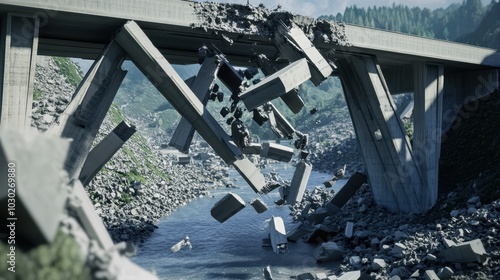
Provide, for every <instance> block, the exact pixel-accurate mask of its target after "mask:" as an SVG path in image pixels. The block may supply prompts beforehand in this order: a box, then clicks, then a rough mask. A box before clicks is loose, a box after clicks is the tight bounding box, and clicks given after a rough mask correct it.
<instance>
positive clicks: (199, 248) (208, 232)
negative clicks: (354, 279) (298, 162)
mask: <svg viewBox="0 0 500 280" xmlns="http://www.w3.org/2000/svg"><path fill="white" fill-rule="evenodd" d="M272 169H274V170H275V171H276V172H278V173H279V174H280V176H281V177H282V178H283V179H285V180H287V179H288V180H291V179H292V176H293V172H294V170H295V168H294V167H293V166H291V165H288V164H273V165H270V166H269V167H267V168H265V169H263V170H262V172H263V173H269V172H270V171H271V170H272ZM230 173H231V177H232V178H233V180H235V184H236V186H240V187H237V188H231V189H226V188H224V189H217V190H212V191H211V192H210V195H209V196H207V197H204V198H200V199H197V200H194V201H193V202H191V203H189V204H187V205H185V206H183V207H180V208H178V209H177V210H176V211H175V212H173V213H171V214H170V215H169V216H168V217H166V218H165V219H163V220H162V221H160V222H159V223H158V224H157V225H158V227H159V228H158V229H157V230H156V231H155V232H154V233H153V234H152V236H151V237H150V238H149V239H148V240H147V241H146V242H145V243H144V244H143V245H142V246H140V247H139V248H138V251H137V255H136V256H134V257H133V258H132V260H133V261H134V262H135V263H137V264H139V265H140V266H142V267H143V268H145V269H147V270H150V271H154V272H155V273H156V274H157V275H158V277H159V278H160V279H179V280H180V279H263V272H262V271H263V268H265V267H266V266H267V265H270V266H271V271H272V274H273V277H274V279H289V278H290V276H296V275H298V274H301V273H305V272H325V273H328V272H330V271H329V269H330V268H331V267H328V266H325V265H318V264H316V261H315V259H314V257H313V252H314V249H315V248H316V246H317V245H314V244H307V243H303V242H302V241H299V242H296V243H289V245H288V252H287V253H286V254H281V255H276V254H274V253H273V251H272V249H271V248H266V247H262V239H263V238H266V237H268V234H269V231H268V228H267V225H268V222H267V221H268V220H269V219H270V218H271V217H272V216H280V217H282V218H283V220H284V221H285V226H286V228H287V230H288V229H289V228H291V226H292V225H293V222H292V217H291V216H290V215H289V213H290V210H289V208H288V206H277V205H276V204H274V201H275V200H278V199H279V192H278V190H274V191H273V192H271V193H270V194H268V195H263V196H262V197H261V198H262V199H263V200H264V202H265V203H266V204H267V205H268V207H269V210H267V211H266V212H264V213H262V214H257V212H256V211H255V210H254V209H253V207H252V206H251V205H250V204H249V203H248V202H250V201H251V200H252V199H254V198H256V197H258V195H257V194H255V193H254V192H253V190H252V189H251V188H250V187H249V186H248V185H247V184H246V183H245V182H244V180H243V179H241V177H240V176H239V175H238V173H237V172H236V171H235V170H231V172H230ZM331 177H332V175H331V174H324V173H320V172H316V171H313V172H312V174H311V177H310V179H309V183H308V189H314V187H315V186H322V187H323V184H322V183H323V182H324V181H326V180H329V179H330V178H331ZM344 183H345V181H342V180H341V181H338V182H337V183H336V184H335V185H334V190H335V191H338V188H339V187H340V186H342V185H343V184H344ZM228 192H233V193H235V194H238V195H239V196H240V197H241V198H242V199H243V200H245V201H246V202H247V206H246V207H245V208H244V209H243V210H241V211H240V212H238V213H237V214H235V215H234V216H232V217H231V218H229V219H228V220H227V221H226V222H224V223H222V224H221V223H219V222H218V221H216V220H215V219H214V218H213V217H212V216H211V215H210V209H211V208H212V207H213V206H214V204H215V203H216V202H217V201H218V200H219V199H221V198H222V197H223V196H224V195H225V194H227V193H228ZM185 236H189V238H190V241H191V244H192V246H193V248H192V250H189V249H188V248H187V247H184V248H183V249H181V250H180V251H179V252H177V253H172V252H171V251H170V247H171V246H173V245H174V244H176V243H177V242H179V241H180V240H182V239H183V238H184V237H185Z"/></svg>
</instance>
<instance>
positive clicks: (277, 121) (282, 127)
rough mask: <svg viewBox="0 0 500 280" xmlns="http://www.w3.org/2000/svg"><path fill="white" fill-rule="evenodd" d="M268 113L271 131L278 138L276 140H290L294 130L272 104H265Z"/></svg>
mask: <svg viewBox="0 0 500 280" xmlns="http://www.w3.org/2000/svg"><path fill="white" fill-rule="evenodd" d="M266 107H268V109H267V110H268V111H269V113H268V114H269V124H270V127H271V130H272V131H273V132H274V134H276V136H278V138H280V139H281V138H286V139H292V138H293V135H294V133H295V128H293V126H292V125H291V124H290V123H289V122H288V121H287V120H286V119H285V117H284V116H283V115H282V114H281V112H280V111H278V109H277V108H276V107H275V106H274V105H273V104H272V103H267V104H266Z"/></svg>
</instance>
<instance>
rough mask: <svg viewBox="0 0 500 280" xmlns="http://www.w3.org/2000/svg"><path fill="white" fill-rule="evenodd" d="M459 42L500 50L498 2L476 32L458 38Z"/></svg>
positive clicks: (499, 11)
mask: <svg viewBox="0 0 500 280" xmlns="http://www.w3.org/2000/svg"><path fill="white" fill-rule="evenodd" d="M459 41H460V42H463V43H468V44H474V45H479V46H483V47H490V48H494V49H500V2H499V3H496V4H495V5H493V6H492V7H491V9H490V10H489V11H488V13H487V14H486V15H485V16H484V19H483V21H482V22H481V24H480V25H479V27H478V28H477V29H476V31H474V32H472V33H471V34H468V35H465V36H463V37H461V38H459Z"/></svg>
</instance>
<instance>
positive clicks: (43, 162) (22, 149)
mask: <svg viewBox="0 0 500 280" xmlns="http://www.w3.org/2000/svg"><path fill="white" fill-rule="evenodd" d="M69 144H70V143H69V141H67V140H64V139H61V138H59V137H53V136H49V135H46V134H40V133H38V132H37V131H34V130H31V129H27V131H26V132H20V131H16V130H10V129H5V127H3V128H2V129H0V167H1V168H0V178H1V179H0V205H2V206H4V207H5V209H2V211H0V218H1V220H2V223H3V222H5V224H4V225H14V226H13V227H14V228H15V230H14V229H13V228H12V227H11V228H10V229H11V230H14V231H15V238H16V243H19V244H26V245H27V246H28V244H32V245H38V244H43V243H50V242H52V241H53V240H54V237H55V235H56V232H57V229H58V228H59V222H60V218H61V217H62V216H61V215H62V213H63V209H64V204H65V202H66V197H67V190H66V184H67V178H66V179H64V176H61V171H62V170H63V163H64V160H65V159H66V155H67V152H68V148H69ZM12 176H15V188H14V187H12V185H9V181H8V180H7V179H8V178H11V177H12ZM10 183H11V182H10ZM13 194H15V200H16V201H15V202H16V203H15V207H8V205H9V203H10V201H9V198H10V199H12V195H13ZM11 208H12V209H11ZM11 213H12V214H13V215H11ZM8 229H9V227H8V226H7V227H5V226H3V228H2V229H1V232H7V230H8ZM10 235H12V233H11V234H10Z"/></svg>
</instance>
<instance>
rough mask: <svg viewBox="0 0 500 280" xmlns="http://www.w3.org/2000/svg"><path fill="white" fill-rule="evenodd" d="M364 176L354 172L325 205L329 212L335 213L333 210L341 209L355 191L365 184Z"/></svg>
mask: <svg viewBox="0 0 500 280" xmlns="http://www.w3.org/2000/svg"><path fill="white" fill-rule="evenodd" d="M366 181H367V178H366V175H364V174H362V173H359V172H356V173H354V175H352V177H351V178H349V180H348V181H347V183H346V184H345V185H344V186H343V187H342V188H341V189H340V190H339V191H338V193H337V194H336V195H335V196H334V197H332V199H331V200H330V201H329V202H328V203H327V208H328V209H329V210H330V211H335V209H342V207H344V205H345V204H346V203H347V201H349V199H351V197H352V196H353V195H354V194H355V193H356V191H357V190H358V189H359V188H360V187H361V186H362V185H363V184H364V183H366Z"/></svg>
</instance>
